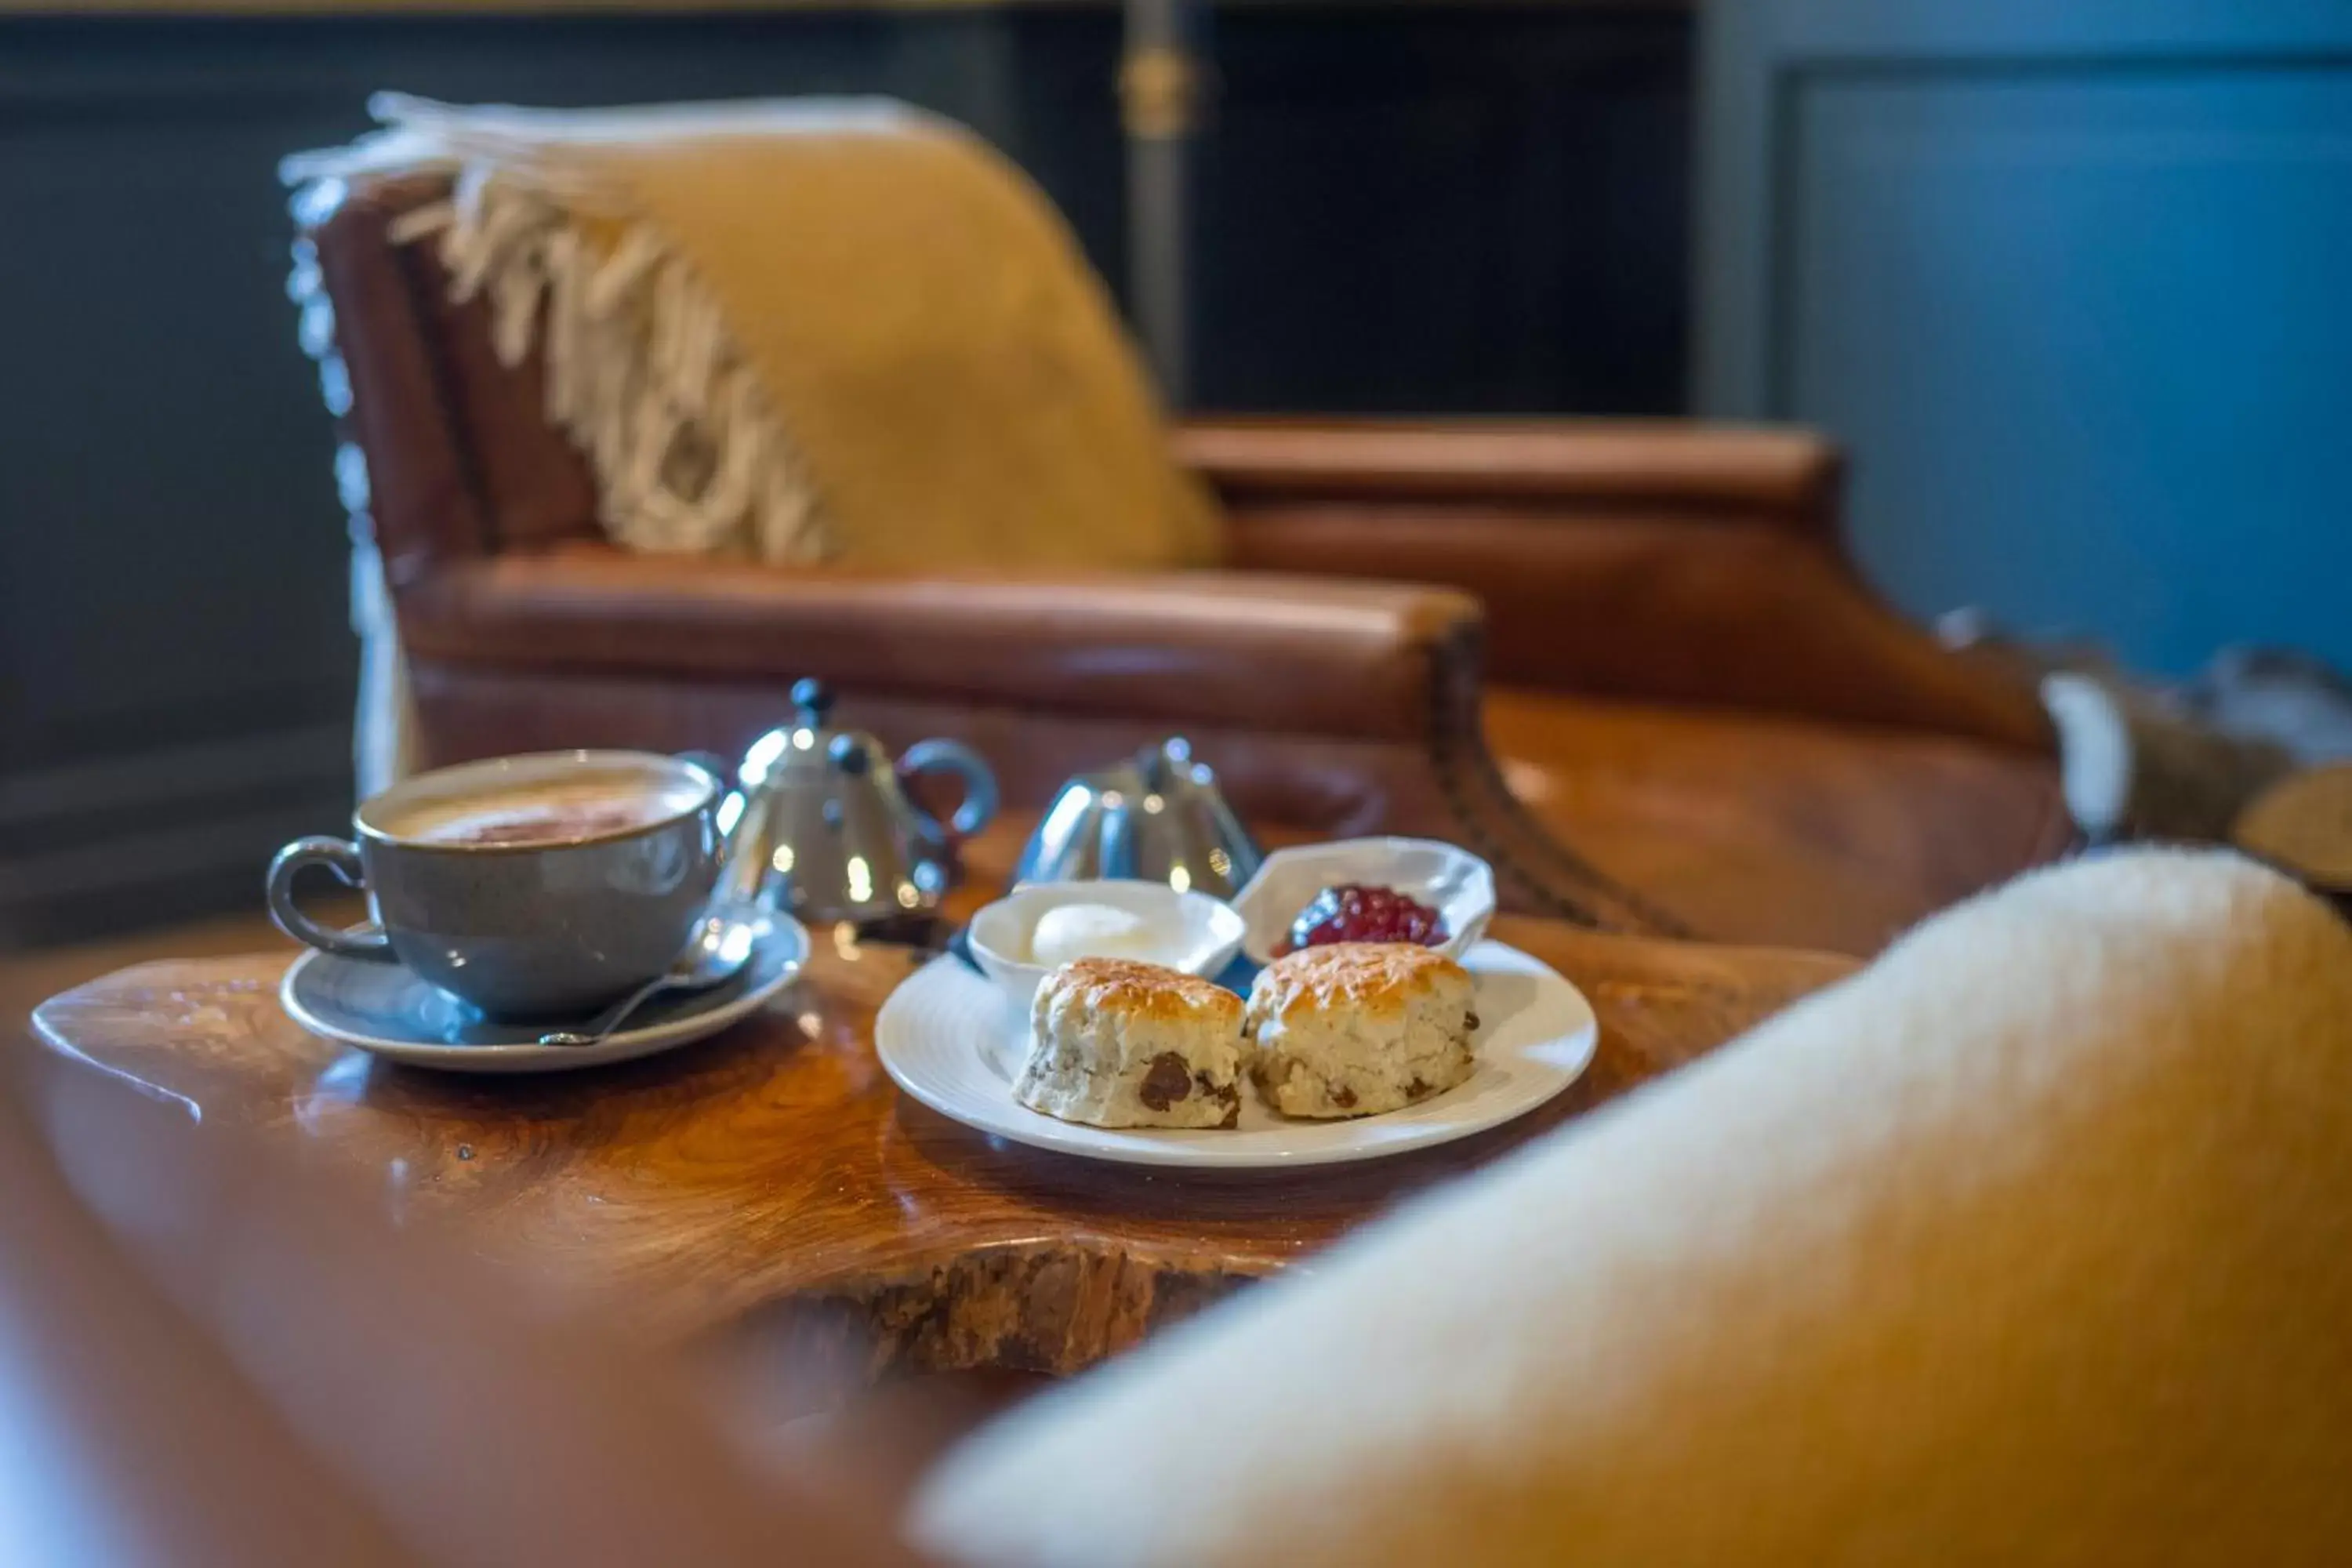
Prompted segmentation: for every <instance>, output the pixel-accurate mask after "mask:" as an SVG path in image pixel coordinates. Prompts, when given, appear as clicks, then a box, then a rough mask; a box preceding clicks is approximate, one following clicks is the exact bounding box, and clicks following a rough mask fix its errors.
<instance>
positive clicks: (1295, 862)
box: [1234, 838, 1495, 964]
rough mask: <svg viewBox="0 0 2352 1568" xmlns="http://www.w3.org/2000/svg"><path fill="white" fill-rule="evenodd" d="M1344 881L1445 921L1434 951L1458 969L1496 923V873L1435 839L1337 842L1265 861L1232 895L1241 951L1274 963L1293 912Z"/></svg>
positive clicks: (1281, 853) (1284, 851) (1280, 851)
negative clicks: (1409, 901)
mask: <svg viewBox="0 0 2352 1568" xmlns="http://www.w3.org/2000/svg"><path fill="white" fill-rule="evenodd" d="M1348 882H1362V883H1365V884H1367V885H1369V886H1371V887H1376V888H1390V889H1394V890H1395V891H1397V892H1400V893H1404V894H1406V895H1408V896H1410V897H1412V898H1413V899H1416V900H1420V901H1421V902H1422V903H1424V904H1427V905H1428V906H1430V907H1431V908H1432V909H1434V910H1436V911H1437V912H1438V913H1439V914H1440V915H1442V916H1444V920H1445V940H1444V942H1439V943H1438V944H1437V951H1438V952H1442V953H1444V955H1445V956H1446V957H1448V958H1451V959H1454V961H1456V962H1457V963H1458V962H1460V960H1461V958H1462V955H1463V954H1464V953H1465V952H1469V951H1470V950H1471V949H1472V948H1474V947H1475V946H1476V945H1477V944H1478V942H1480V940H1481V939H1483V938H1484V937H1485V936H1486V925H1487V922H1488V921H1492V920H1493V919H1494V918H1495V871H1494V868H1492V867H1490V866H1488V865H1487V864H1486V862H1485V861H1484V860H1481V859H1479V858H1478V857H1476V856H1475V855H1473V854H1471V853H1470V852H1469V851H1468V850H1466V849H1456V848H1455V847H1454V846H1453V845H1451V844H1444V843H1440V842H1439V841H1438V840H1436V839H1434V838H1341V839H1338V840H1335V841H1334V842H1332V843H1329V844H1307V845H1301V846H1300V847H1297V848H1296V849H1277V850H1276V851H1275V852H1274V853H1273V854H1271V855H1269V856H1267V857H1266V858H1265V864H1264V865H1262V866H1260V867H1259V868H1257V875H1256V876H1255V877H1252V878H1251V879H1249V885H1248V886H1247V887H1245V888H1244V889H1242V890H1241V891H1240V892H1238V893H1235V894H1234V909H1235V910H1239V911H1240V912H1241V917H1242V923H1243V925H1244V928H1245V929H1244V934H1243V937H1242V951H1243V952H1244V953H1246V954H1248V955H1249V959H1250V962H1252V963H1259V964H1265V963H1272V962H1273V960H1274V952H1275V949H1276V948H1277V947H1280V946H1281V945H1282V942H1283V939H1284V938H1286V937H1287V936H1288V935H1289V934H1290V922H1291V921H1295V920H1297V918H1298V911H1299V910H1303V909H1305V908H1306V907H1307V904H1308V903H1310V902H1311V901H1313V900H1314V898H1315V895H1316V894H1318V893H1319V892H1321V891H1322V890H1323V889H1326V888H1336V887H1339V886H1340V885H1341V884H1343V883H1348Z"/></svg>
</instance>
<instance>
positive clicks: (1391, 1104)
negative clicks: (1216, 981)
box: [1247, 942, 1478, 1117]
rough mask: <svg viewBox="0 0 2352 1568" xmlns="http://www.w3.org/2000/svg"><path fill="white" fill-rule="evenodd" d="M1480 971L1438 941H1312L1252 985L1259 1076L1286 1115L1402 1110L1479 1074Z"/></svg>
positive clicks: (1254, 1063)
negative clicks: (1474, 1004) (1475, 1004)
mask: <svg viewBox="0 0 2352 1568" xmlns="http://www.w3.org/2000/svg"><path fill="white" fill-rule="evenodd" d="M1470 1002H1471V981H1470V972H1469V971H1468V970H1466V969H1465V968H1463V967H1462V966H1461V965H1460V964H1458V963H1454V961H1453V960H1452V959H1450V958H1447V957H1446V956H1445V955H1444V954H1443V953H1441V952H1433V951H1432V950H1431V949H1429V948H1426V947H1417V946H1414V945H1412V944H1411V943H1408V942H1337V943H1333V944H1331V945H1328V946H1325V947H1308V948H1301V949H1300V950H1299V951H1297V952H1294V953H1291V954H1289V955H1288V956H1286V957H1283V958H1277V959H1276V960H1275V961H1274V962H1273V963H1269V964H1267V965H1266V966H1265V968H1264V969H1262V970H1260V971H1258V976H1257V984H1255V985H1253V986H1251V987H1250V999H1249V1016H1248V1025H1247V1029H1248V1033H1249V1035H1250V1036H1251V1037H1252V1038H1253V1040H1254V1042H1255V1044H1254V1047H1253V1050H1252V1055H1251V1058H1250V1075H1251V1077H1253V1078H1254V1079H1256V1080H1257V1087H1258V1089H1259V1091H1260V1092H1261V1093H1263V1094H1264V1095H1265V1099H1266V1103H1268V1104H1269V1105H1271V1106H1273V1107H1274V1108H1275V1109H1276V1110H1278V1111H1280V1112H1282V1114H1284V1115H1285V1116H1310V1117H1334V1116H1371V1115H1375V1114H1377V1113H1379V1112H1381V1111H1383V1110H1401V1109H1402V1108H1403V1107H1405V1106H1408V1105H1411V1104H1412V1103H1414V1102H1415V1101H1417V1100H1426V1099H1428V1098H1429V1097H1430V1096H1431V1095H1433V1094H1436V1093H1439V1092H1440V1091H1442V1090H1444V1089H1452V1088H1453V1087H1454V1085H1455V1084H1457V1083H1460V1082H1461V1081H1462V1080H1463V1079H1466V1078H1468V1077H1469V1076H1470V1073H1471V1069H1472V1068H1473V1066H1474V1065H1475V1064H1474V1063H1473V1061H1472V1059H1471V1054H1470V1033H1471V1031H1472V1030H1474V1029H1475V1028H1476V1027H1477V1026H1478V1016H1477V1015H1476V1014H1475V1013H1474V1012H1472V1011H1471V1010H1470Z"/></svg>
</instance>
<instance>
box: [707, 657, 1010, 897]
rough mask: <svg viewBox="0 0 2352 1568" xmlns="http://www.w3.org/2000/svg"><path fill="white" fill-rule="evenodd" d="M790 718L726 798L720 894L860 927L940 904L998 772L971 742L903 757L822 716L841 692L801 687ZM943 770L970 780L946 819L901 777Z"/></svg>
mask: <svg viewBox="0 0 2352 1568" xmlns="http://www.w3.org/2000/svg"><path fill="white" fill-rule="evenodd" d="M793 705H794V706H795V707H796V708H797V709H798V710H799V714H798V717H797V719H796V720H795V721H794V722H793V723H791V724H786V725H782V726H780V727H779V728H777V729H773V730H771V731H768V732H767V733H766V734H764V735H762V736H761V737H760V738H759V740H757V741H755V742H752V744H751V750H750V751H749V752H745V753H744V757H743V763H742V766H741V767H740V769H739V770H738V772H737V775H736V782H737V787H736V790H735V793H734V794H733V795H730V796H729V797H728V799H727V801H726V802H725V803H724V804H723V805H721V806H720V808H719V810H720V819H719V827H720V830H721V831H722V832H724V833H725V834H726V835H727V840H728V849H727V861H726V866H725V868H724V869H723V870H722V871H721V872H720V874H719V891H718V893H717V895H716V896H717V897H718V898H719V899H722V900H740V901H743V902H754V901H756V902H759V903H761V904H764V905H767V906H769V907H771V908H778V909H783V910H789V911H791V912H792V913H793V915H794V916H796V917H798V918H799V919H800V920H803V921H808V922H811V923H813V924H829V923H833V922H836V921H852V922H855V923H859V924H864V923H867V922H871V921H883V920H889V919H894V918H898V917H901V916H905V915H908V914H914V913H919V912H921V911H925V910H930V909H932V908H934V907H935V906H936V905H937V904H938V903H939V900H940V896H941V895H942V894H944V893H945V892H946V891H947V890H948V886H949V883H950V880H951V879H952V878H953V873H954V857H953V853H952V848H951V845H952V841H953V839H954V838H958V837H965V836H967V835H970V834H973V833H977V832H978V831H980V829H981V828H982V826H986V825H987V823H988V820H989V818H991V817H992V816H995V815H996V799H997V795H996V777H995V775H994V774H993V773H991V772H990V771H989V766H988V764H987V763H985V762H984V761H982V759H981V757H980V754H979V753H978V752H974V751H972V750H971V748H970V747H969V746H965V745H961V744H959V743H958V742H954V741H924V742H919V743H918V744H916V745H914V746H911V747H909V748H908V751H907V753H906V755H904V756H902V757H900V758H898V761H896V762H895V763H894V762H892V761H891V759H890V754H889V752H887V750H885V749H884V747H883V745H882V742H879V741H878V740H877V739H875V738H874V737H873V736H872V735H869V734H866V733H865V732H864V731H856V730H835V729H832V728H829V727H828V726H827V724H826V719H827V716H828V715H829V714H830V712H831V710H832V708H833V693H832V692H831V691H829V690H828V689H826V688H825V687H824V684H823V683H822V682H819V681H815V680H803V681H800V682H798V683H796V684H795V685H794V686H793ZM933 769H943V770H945V771H947V772H950V773H955V774H957V775H959V776H960V777H961V779H962V781H963V788H964V795H963V800H962V802H961V804H960V805H958V806H957V807H956V811H955V815H954V816H952V817H951V818H950V820H949V821H948V822H946V823H941V822H940V820H939V819H938V818H936V817H934V816H931V814H930V813H929V812H928V811H925V810H924V809H923V808H922V806H920V805H918V804H917V803H916V802H915V801H914V799H913V798H912V797H910V796H909V795H908V793H907V791H906V788H905V787H904V784H903V783H902V782H901V781H902V780H904V779H906V778H908V777H910V776H912V775H914V774H917V773H928V772H929V771H931V770H933Z"/></svg>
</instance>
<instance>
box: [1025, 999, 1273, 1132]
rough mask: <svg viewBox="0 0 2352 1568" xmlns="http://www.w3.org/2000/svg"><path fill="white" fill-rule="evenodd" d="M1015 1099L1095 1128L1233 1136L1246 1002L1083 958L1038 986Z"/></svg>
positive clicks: (1239, 1103) (1239, 1101) (1239, 1104)
mask: <svg viewBox="0 0 2352 1568" xmlns="http://www.w3.org/2000/svg"><path fill="white" fill-rule="evenodd" d="M1030 1022H1031V1024H1032V1025H1033V1029H1032V1036H1033V1037H1032V1039H1031V1041H1030V1045H1029V1058H1028V1059H1027V1060H1026V1061H1024V1062H1023V1063H1022V1064H1021V1073H1020V1076H1019V1077H1018V1078H1016V1079H1014V1080H1013V1099H1015V1100H1019V1101H1020V1102H1021V1103H1022V1104H1024V1105H1025V1106H1027V1107H1028V1108H1029V1109H1030V1110H1042V1111H1044V1112H1045V1114H1046V1115H1048V1116H1058V1117H1060V1118H1061V1119H1062V1120H1063V1121H1083V1122H1085V1123H1086V1124H1087V1126H1089V1127H1231V1126H1233V1125H1234V1122H1235V1121H1237V1120H1238V1119H1239V1117H1240V1115H1241V1109H1242V1091H1241V1071H1242V999H1241V998H1240V997H1238V996H1236V995H1234V994H1233V993H1232V992H1230V991H1228V990H1226V989H1224V987H1223V986H1221V985H1215V984H1211V983H1210V982H1208V981H1206V980H1199V979H1195V978H1194V977H1193V976H1192V975H1189V974H1180V973H1177V972H1176V971H1175V970H1172V969H1163V968H1161V967H1160V965H1159V964H1156V963H1138V962H1136V961H1134V960H1132V959H1126V958H1080V959H1074V960H1072V961H1071V962H1070V963H1066V964H1064V965H1062V967H1061V968H1059V969H1056V970H1055V971H1054V973H1051V974H1049V975H1047V976H1046V977H1045V984H1042V985H1040V986H1038V987H1037V999H1036V1001H1035V1002H1034V1004H1032V1005H1031V1010H1030Z"/></svg>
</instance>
